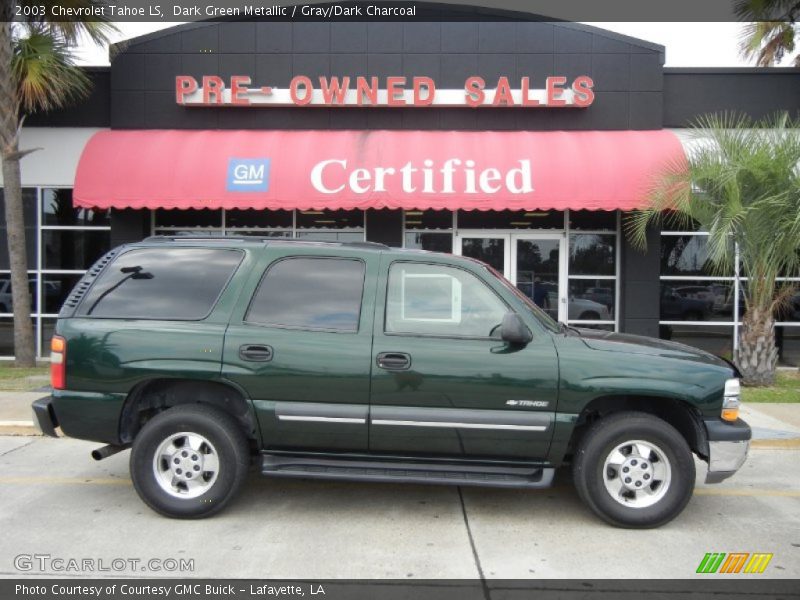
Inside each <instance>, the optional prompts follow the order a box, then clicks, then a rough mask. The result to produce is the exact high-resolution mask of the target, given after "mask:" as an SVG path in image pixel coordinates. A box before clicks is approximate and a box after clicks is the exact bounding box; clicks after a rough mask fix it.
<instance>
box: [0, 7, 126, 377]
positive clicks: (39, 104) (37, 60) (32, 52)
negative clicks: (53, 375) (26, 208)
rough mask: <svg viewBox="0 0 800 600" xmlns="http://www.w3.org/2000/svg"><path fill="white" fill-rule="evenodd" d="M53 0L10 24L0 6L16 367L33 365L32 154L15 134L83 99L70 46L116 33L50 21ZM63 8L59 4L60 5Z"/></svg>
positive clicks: (1, 136)
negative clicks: (28, 159)
mask: <svg viewBox="0 0 800 600" xmlns="http://www.w3.org/2000/svg"><path fill="white" fill-rule="evenodd" d="M57 3H58V2H53V1H51V0H47V1H43V2H37V3H36V4H37V5H40V6H44V8H45V16H43V17H29V18H26V19H24V20H22V21H16V22H14V23H12V20H13V18H14V15H15V13H16V4H17V2H16V1H15V0H11V1H4V2H3V3H2V7H0V17H2V23H0V154H1V156H2V162H3V187H4V199H5V213H6V214H5V217H6V227H7V231H8V256H9V262H10V269H11V286H12V303H13V311H14V355H15V363H14V364H15V365H16V366H19V367H31V366H33V365H34V364H35V358H36V356H35V349H34V348H35V346H34V339H33V326H32V324H31V319H30V313H31V301H30V294H29V292H28V273H27V269H28V265H27V259H26V256H25V227H24V221H23V205H22V187H21V177H20V160H21V159H22V158H23V157H24V156H25V155H27V154H29V153H30V152H33V151H34V150H30V149H29V150H20V148H19V132H20V130H21V129H22V123H23V122H24V119H25V115H27V114H30V113H33V112H36V111H40V110H42V111H46V110H50V109H53V108H57V107H60V106H63V105H64V104H67V103H68V102H70V101H73V100H75V99H78V98H81V97H82V96H85V95H86V94H87V92H88V91H89V80H88V78H87V77H86V75H85V74H84V73H83V72H82V71H81V70H80V69H78V68H77V67H76V66H75V64H74V61H73V56H72V53H71V50H70V48H71V46H74V44H75V43H76V42H77V41H78V39H79V38H81V37H84V36H85V37H88V38H89V39H90V40H92V41H94V42H95V43H101V42H106V41H108V34H109V33H110V32H111V31H112V30H113V29H114V28H113V26H111V25H110V24H109V23H108V22H105V21H92V22H80V21H65V22H54V21H50V20H49V18H48V15H49V14H50V10H49V9H50V7H51V5H54V4H57ZM61 4H62V5H63V2H62V3H61ZM69 4H70V6H71V7H75V8H81V7H89V6H92V5H97V4H98V1H97V0H69Z"/></svg>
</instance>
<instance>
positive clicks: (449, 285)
mask: <svg viewBox="0 0 800 600" xmlns="http://www.w3.org/2000/svg"><path fill="white" fill-rule="evenodd" d="M507 311H508V309H507V308H506V305H505V304H504V303H503V302H502V301H501V300H500V298H498V297H497V295H496V294H495V293H494V292H493V291H492V290H491V289H490V288H489V287H488V286H487V285H486V284H484V283H483V282H482V281H480V280H479V279H478V278H477V277H475V276H474V275H473V274H472V273H468V272H467V271H462V270H461V269H455V268H452V267H447V266H444V265H425V264H414V263H395V264H393V265H392V267H391V269H390V270H389V289H388V292H387V296H386V331H387V333H413V334H421V335H444V336H452V337H478V338H483V337H489V336H490V334H492V333H496V331H495V329H496V328H497V326H498V325H500V323H502V321H503V316H504V315H505V313H506V312H507Z"/></svg>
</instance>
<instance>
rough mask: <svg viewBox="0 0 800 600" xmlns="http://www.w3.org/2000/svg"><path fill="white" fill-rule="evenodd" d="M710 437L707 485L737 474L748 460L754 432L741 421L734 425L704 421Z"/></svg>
mask: <svg viewBox="0 0 800 600" xmlns="http://www.w3.org/2000/svg"><path fill="white" fill-rule="evenodd" d="M704 423H705V426H706V433H707V436H708V473H707V474H706V483H719V482H720V481H723V480H725V479H727V478H728V477H730V476H731V475H733V474H734V473H736V471H738V470H739V468H740V467H741V466H742V465H743V464H744V461H745V460H746V459H747V452H748V450H749V449H750V438H751V437H752V432H751V431H750V426H749V425H748V424H747V423H745V422H744V421H742V420H741V419H738V420H736V422H734V423H729V422H727V421H723V420H722V419H706V420H705V421H704Z"/></svg>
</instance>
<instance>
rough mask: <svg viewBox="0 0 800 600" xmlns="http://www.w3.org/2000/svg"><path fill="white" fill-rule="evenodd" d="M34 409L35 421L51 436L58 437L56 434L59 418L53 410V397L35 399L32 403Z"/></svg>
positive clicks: (40, 428) (42, 430)
mask: <svg viewBox="0 0 800 600" xmlns="http://www.w3.org/2000/svg"><path fill="white" fill-rule="evenodd" d="M31 408H32V409H33V422H34V423H35V424H36V427H38V428H39V431H41V432H42V433H43V434H45V435H49V436H50V437H58V435H56V427H58V419H57V418H56V413H55V411H54V410H53V398H52V397H51V396H44V397H43V398H39V399H38V400H34V401H33V404H31Z"/></svg>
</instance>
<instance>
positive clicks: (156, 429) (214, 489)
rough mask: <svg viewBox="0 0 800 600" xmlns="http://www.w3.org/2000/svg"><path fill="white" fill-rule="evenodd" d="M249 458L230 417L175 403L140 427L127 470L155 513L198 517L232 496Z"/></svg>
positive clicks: (198, 406) (234, 422)
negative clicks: (175, 404)
mask: <svg viewBox="0 0 800 600" xmlns="http://www.w3.org/2000/svg"><path fill="white" fill-rule="evenodd" d="M249 460H250V456H249V452H248V448H247V441H246V440H245V437H244V435H243V434H242V431H241V429H240V428H239V426H238V425H237V423H236V421H235V420H234V419H233V418H232V417H231V416H230V415H228V414H226V413H224V412H222V411H219V410H217V409H215V408H212V407H209V406H203V405H200V404H193V405H181V406H176V407H174V408H170V409H169V410H166V411H164V412H162V413H159V414H158V415H156V416H155V417H153V418H152V419H150V420H149V421H148V422H147V423H146V424H145V426H144V427H143V428H142V430H141V431H140V432H139V435H137V436H136V439H135V440H134V442H133V450H132V452H131V461H130V471H131V478H132V479H133V485H134V487H135V488H136V491H137V493H138V494H139V496H140V497H141V498H142V500H144V502H145V503H146V504H147V505H148V506H149V507H150V508H152V509H153V510H155V511H156V512H158V513H161V514H162V515H165V516H168V517H177V518H201V517H207V516H210V515H212V514H214V513H216V512H218V511H220V510H222V508H223V507H224V506H225V505H226V504H227V503H228V502H229V501H230V500H231V498H233V496H234V495H235V494H236V492H237V491H238V489H239V487H240V486H241V485H242V483H243V482H244V479H245V477H246V476H247V469H248V465H249Z"/></svg>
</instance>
